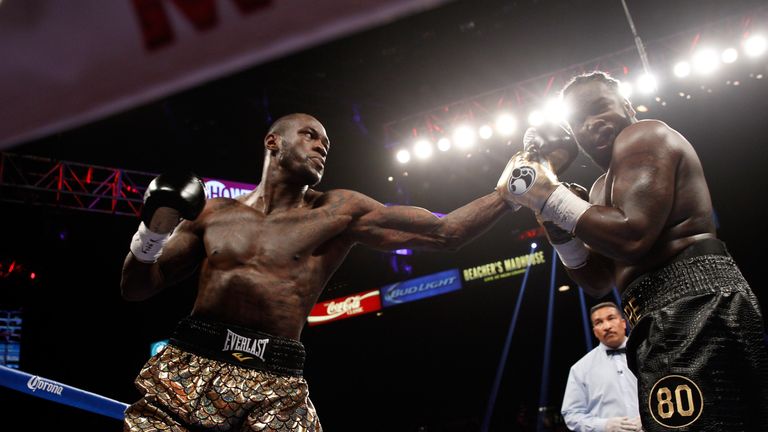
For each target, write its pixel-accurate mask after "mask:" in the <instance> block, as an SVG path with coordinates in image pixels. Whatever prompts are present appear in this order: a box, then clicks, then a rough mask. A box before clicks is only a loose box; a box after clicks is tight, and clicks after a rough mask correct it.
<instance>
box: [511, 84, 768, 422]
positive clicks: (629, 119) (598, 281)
mask: <svg viewBox="0 0 768 432" xmlns="http://www.w3.org/2000/svg"><path fill="white" fill-rule="evenodd" d="M563 100H564V102H565V103H566V105H567V106H568V107H569V108H570V111H571V114H570V116H569V119H568V125H569V126H570V129H571V131H572V132H573V137H574V138H575V140H576V142H577V143H578V144H579V146H580V147H581V149H582V150H584V152H585V153H586V154H587V155H588V156H589V157H590V158H591V159H592V160H593V161H594V162H595V163H596V164H597V165H598V166H599V167H600V168H602V169H603V170H604V171H605V173H604V174H603V175H601V176H600V177H599V178H598V179H597V180H596V181H595V183H594V185H593V186H592V190H591V191H590V194H589V195H590V196H589V200H585V199H583V198H581V197H579V196H577V194H575V193H573V192H572V191H571V190H569V189H568V188H567V187H565V185H563V184H561V183H560V182H559V180H558V179H557V177H556V176H555V175H554V173H553V172H552V170H551V169H550V168H549V167H548V164H547V163H546V161H543V160H541V159H540V158H539V157H537V156H536V154H535V153H534V154H531V153H521V154H518V155H516V156H514V157H513V160H512V161H510V164H512V166H513V169H509V168H508V169H507V170H506V171H505V174H504V175H503V176H502V178H501V179H500V181H499V187H498V189H499V190H500V191H501V192H502V193H503V194H504V195H505V197H506V198H507V199H508V200H509V201H510V203H512V204H514V205H521V206H525V207H528V208H530V209H532V210H533V211H534V212H535V213H536V214H537V217H538V218H539V219H540V220H542V221H548V222H552V223H553V224H554V225H555V226H556V228H558V233H556V234H557V235H559V236H560V237H565V238H564V239H563V238H561V240H567V241H568V242H569V243H568V244H569V246H568V248H563V247H562V243H561V244H555V247H556V248H557V249H558V253H561V258H563V262H564V264H565V265H566V267H567V268H568V273H569V275H570V276H571V277H572V278H573V279H574V280H575V281H576V282H577V283H579V285H581V286H582V287H583V288H584V289H585V290H587V291H588V292H590V293H592V294H594V295H596V296H598V297H600V296H603V295H605V294H606V293H607V292H609V291H610V290H611V289H612V287H613V286H617V287H618V288H619V290H620V291H621V292H622V304H623V307H624V311H625V313H626V315H627V318H628V320H629V322H630V324H631V325H632V326H633V327H634V328H633V330H632V333H631V335H630V338H629V341H628V344H627V353H628V356H627V358H628V363H629V365H630V368H631V369H632V370H633V372H634V373H635V375H636V376H637V378H638V390H639V391H638V394H639V406H640V413H641V417H642V423H643V428H644V430H646V431H648V432H655V431H669V430H673V429H679V430H696V431H704V432H709V431H712V432H715V431H725V430H728V431H736V430H738V431H765V430H768V354H766V346H765V340H764V338H763V334H764V330H763V328H764V324H763V319H762V314H761V311H760V308H759V305H758V302H757V299H756V298H755V296H754V294H753V292H752V290H751V288H750V287H749V285H748V284H747V282H746V280H745V279H744V277H743V276H742V274H741V272H740V271H739V269H738V268H737V266H736V264H735V263H734V261H733V259H732V258H731V256H730V255H729V254H728V251H727V249H726V248H725V245H724V244H723V242H722V241H720V240H718V239H717V238H716V235H715V226H714V223H713V210H712V202H711V199H710V196H709V190H708V187H707V183H706V181H705V178H704V172H703V169H702V166H701V163H700V161H699V158H698V156H697V154H696V152H695V150H694V148H693V146H692V145H691V144H690V143H689V142H688V141H687V140H686V139H685V138H684V137H683V136H682V135H681V134H680V133H678V132H677V131H675V130H673V129H672V128H670V127H669V126H668V125H666V124H664V123H663V122H661V121H658V120H643V121H640V120H638V119H637V118H636V117H635V111H634V109H633V107H632V105H631V103H630V102H629V100H627V99H626V98H624V97H622V96H621V95H620V93H619V91H618V81H616V80H615V79H613V78H611V77H610V76H608V75H607V74H604V73H601V72H595V73H591V74H586V75H581V76H578V77H575V78H574V79H573V80H572V81H571V82H570V83H569V84H568V85H567V86H566V87H565V88H564V89H563ZM515 170H517V171H516V173H517V174H519V173H520V172H522V171H523V170H525V171H526V172H528V176H527V177H526V179H530V181H525V182H523V183H522V184H521V183H520V181H519V179H518V178H517V177H516V176H515V175H514V174H512V173H511V171H515ZM548 234H550V238H551V237H552V234H553V233H552V232H551V231H548ZM568 237H570V239H569V238H568ZM680 428H685V429H680Z"/></svg>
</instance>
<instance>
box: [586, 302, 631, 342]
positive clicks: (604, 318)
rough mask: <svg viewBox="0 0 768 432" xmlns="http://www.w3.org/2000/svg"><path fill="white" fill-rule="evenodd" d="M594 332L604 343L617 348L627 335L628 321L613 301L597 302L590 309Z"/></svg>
mask: <svg viewBox="0 0 768 432" xmlns="http://www.w3.org/2000/svg"><path fill="white" fill-rule="evenodd" d="M589 317H590V320H592V332H594V333H595V337H597V340H599V341H600V342H602V343H603V344H604V345H606V346H608V347H610V348H613V349H616V348H618V347H620V346H621V344H622V343H623V342H624V339H625V338H626V337H627V322H626V321H625V320H624V316H623V315H622V314H621V311H620V310H619V308H618V306H616V305H615V304H614V303H611V302H604V303H600V304H597V305H595V306H593V307H592V309H590V314H589Z"/></svg>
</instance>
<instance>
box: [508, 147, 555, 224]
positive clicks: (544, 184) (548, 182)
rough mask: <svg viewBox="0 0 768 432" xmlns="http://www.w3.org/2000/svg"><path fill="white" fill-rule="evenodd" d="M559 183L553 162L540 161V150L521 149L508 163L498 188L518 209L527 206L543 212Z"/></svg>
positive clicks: (537, 211)
mask: <svg viewBox="0 0 768 432" xmlns="http://www.w3.org/2000/svg"><path fill="white" fill-rule="evenodd" d="M558 185H559V183H558V181H557V177H556V176H555V174H554V173H553V172H552V170H551V168H550V167H549V163H547V162H546V161H544V162H541V161H539V158H538V155H537V153H535V152H518V153H516V154H515V155H513V156H512V158H511V159H510V160H509V162H507V166H506V167H505V168H504V172H502V174H501V177H500V178H499V182H498V183H497V184H496V190H498V191H499V193H501V196H502V197H503V198H504V200H505V201H506V202H507V203H508V204H510V205H511V206H512V207H513V208H515V210H517V209H518V208H519V207H520V206H523V207H528V208H529V209H531V210H533V211H534V212H536V213H540V212H541V209H542V208H543V207H544V203H545V202H546V201H547V198H549V195H551V194H552V192H554V190H555V189H557V186H558Z"/></svg>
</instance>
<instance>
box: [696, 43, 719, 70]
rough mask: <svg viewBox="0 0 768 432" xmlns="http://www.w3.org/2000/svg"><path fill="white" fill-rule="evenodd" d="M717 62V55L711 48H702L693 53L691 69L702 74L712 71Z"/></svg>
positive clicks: (715, 67)
mask: <svg viewBox="0 0 768 432" xmlns="http://www.w3.org/2000/svg"><path fill="white" fill-rule="evenodd" d="M719 63H720V58H719V56H718V55H717V53H716V52H715V50H713V49H711V48H702V49H700V50H699V51H697V52H696V53H695V54H694V55H693V70H695V71H696V72H697V73H700V74H702V75H707V74H710V73H712V72H714V71H715V69H717V66H718V64H719Z"/></svg>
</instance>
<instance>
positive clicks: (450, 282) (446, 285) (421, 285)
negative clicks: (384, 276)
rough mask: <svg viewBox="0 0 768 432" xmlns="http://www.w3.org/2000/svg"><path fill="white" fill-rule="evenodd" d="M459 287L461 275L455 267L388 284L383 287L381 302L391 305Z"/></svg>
mask: <svg viewBox="0 0 768 432" xmlns="http://www.w3.org/2000/svg"><path fill="white" fill-rule="evenodd" d="M458 289H461V276H460V275H459V271H458V270H456V269H453V270H448V271H444V272H440V273H435V274H431V275H429V276H424V277H420V278H416V279H411V280H407V281H404V282H398V283H395V284H392V285H387V286H385V287H383V288H381V304H382V305H383V306H384V307H389V306H394V305H397V304H400V303H406V302H409V301H414V300H419V299H423V298H427V297H432V296H436V295H439V294H444V293H447V292H451V291H456V290H458Z"/></svg>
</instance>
